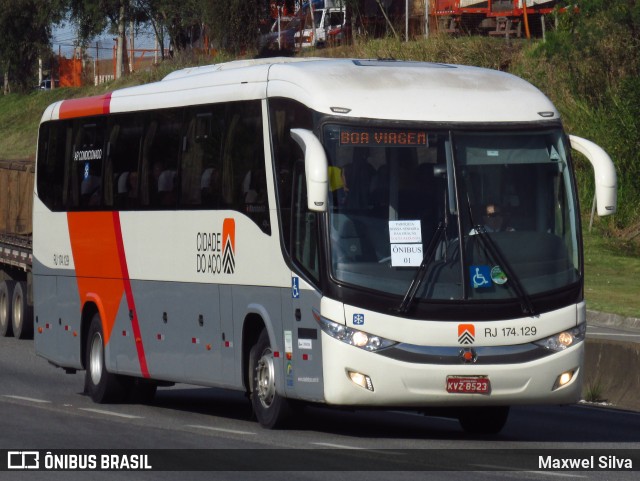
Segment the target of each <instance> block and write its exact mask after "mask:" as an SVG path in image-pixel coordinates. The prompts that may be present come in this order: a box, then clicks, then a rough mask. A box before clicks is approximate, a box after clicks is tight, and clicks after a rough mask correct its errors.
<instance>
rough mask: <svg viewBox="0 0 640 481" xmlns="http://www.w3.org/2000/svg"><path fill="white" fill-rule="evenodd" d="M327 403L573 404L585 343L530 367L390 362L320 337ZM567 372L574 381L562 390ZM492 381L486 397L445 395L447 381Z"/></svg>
mask: <svg viewBox="0 0 640 481" xmlns="http://www.w3.org/2000/svg"><path fill="white" fill-rule="evenodd" d="M322 351H323V377H324V397H325V402H326V403H327V404H332V405H343V406H363V407H364V406H370V407H384V406H388V407H402V406H406V407H423V406H430V407H435V406H507V405H515V404H570V403H574V402H576V401H578V400H579V399H580V395H581V390H582V370H581V367H582V361H583V358H584V342H580V343H578V344H576V345H575V346H572V347H570V348H567V349H566V350H564V351H561V352H556V353H553V354H549V355H547V356H545V357H542V358H540V359H536V360H533V361H530V362H522V363H509V364H473V363H469V364H465V363H463V361H462V360H460V361H459V363H458V364H426V363H415V362H405V361H400V360H397V359H392V358H389V357H386V356H383V355H381V354H380V353H372V352H368V351H365V350H363V349H359V348H357V347H353V346H350V345H348V344H345V343H343V342H341V341H338V340H336V339H333V338H331V337H329V336H328V335H327V334H325V333H324V332H323V333H322ZM563 373H571V378H570V380H569V381H566V378H565V382H566V383H565V384H564V385H562V386H558V380H559V378H560V376H561V375H562V374H563ZM478 377H479V378H483V379H488V380H489V383H488V386H489V389H488V391H487V392H486V393H482V394H477V393H468V392H455V393H452V392H447V379H448V378H453V379H460V378H472V379H473V378H478Z"/></svg>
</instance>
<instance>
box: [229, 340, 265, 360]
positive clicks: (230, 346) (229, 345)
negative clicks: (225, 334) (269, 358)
mask: <svg viewBox="0 0 640 481" xmlns="http://www.w3.org/2000/svg"><path fill="white" fill-rule="evenodd" d="M224 347H231V341H224ZM276 357H277V356H276Z"/></svg>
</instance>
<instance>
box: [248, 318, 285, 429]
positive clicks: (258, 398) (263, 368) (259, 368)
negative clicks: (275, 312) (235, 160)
mask: <svg viewBox="0 0 640 481" xmlns="http://www.w3.org/2000/svg"><path fill="white" fill-rule="evenodd" d="M276 376H277V374H276V369H275V365H274V361H273V350H272V348H271V344H270V342H269V334H268V333H267V330H266V329H263V330H262V333H260V337H259V338H258V342H256V344H255V345H254V346H253V348H252V349H251V352H250V355H249V379H251V380H252V382H251V386H250V391H251V392H250V393H251V405H252V407H253V412H254V413H255V415H256V418H257V419H258V422H259V423H260V425H262V426H263V427H265V428H268V429H274V428H278V427H282V425H283V424H284V423H285V421H286V419H287V418H288V417H289V414H290V409H289V402H288V400H287V399H285V398H284V397H282V396H281V395H280V394H278V392H277V390H276Z"/></svg>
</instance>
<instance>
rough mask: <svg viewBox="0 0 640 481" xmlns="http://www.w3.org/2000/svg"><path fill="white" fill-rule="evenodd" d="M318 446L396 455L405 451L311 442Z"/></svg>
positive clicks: (402, 454)
mask: <svg viewBox="0 0 640 481" xmlns="http://www.w3.org/2000/svg"><path fill="white" fill-rule="evenodd" d="M311 444H314V445H316V446H325V447H327V448H335V449H352V450H354V451H367V452H368V453H379V454H391V455H394V456H404V455H405V453H400V452H398V451H387V450H385V449H370V448H360V447H357V446H347V445H345V444H334V443H311Z"/></svg>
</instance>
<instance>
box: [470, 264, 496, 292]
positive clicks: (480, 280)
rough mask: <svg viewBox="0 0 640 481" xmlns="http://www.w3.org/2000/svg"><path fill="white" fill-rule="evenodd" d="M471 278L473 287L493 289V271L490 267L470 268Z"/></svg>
mask: <svg viewBox="0 0 640 481" xmlns="http://www.w3.org/2000/svg"><path fill="white" fill-rule="evenodd" d="M469 276H470V277H471V287H473V288H474V289H479V288H482V287H491V285H492V282H491V269H489V266H469Z"/></svg>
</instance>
